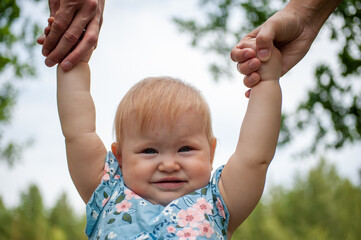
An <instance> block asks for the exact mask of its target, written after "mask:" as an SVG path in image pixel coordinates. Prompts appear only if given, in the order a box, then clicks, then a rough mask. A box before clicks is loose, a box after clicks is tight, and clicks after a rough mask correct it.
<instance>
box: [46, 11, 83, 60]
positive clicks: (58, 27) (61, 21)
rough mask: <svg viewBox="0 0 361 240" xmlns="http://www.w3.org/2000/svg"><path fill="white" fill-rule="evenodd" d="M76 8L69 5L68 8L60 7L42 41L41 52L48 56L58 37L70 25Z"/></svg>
mask: <svg viewBox="0 0 361 240" xmlns="http://www.w3.org/2000/svg"><path fill="white" fill-rule="evenodd" d="M76 10H77V9H75V8H71V7H69V9H62V8H60V9H59V11H58V12H57V13H56V15H55V21H54V22H53V24H52V27H51V29H50V32H49V34H48V36H47V38H46V40H45V42H44V45H43V50H42V53H43V55H44V56H48V55H49V53H50V52H52V51H53V50H54V49H55V47H56V46H57V44H58V42H59V40H60V38H61V37H62V35H63V34H64V32H65V31H66V29H67V28H68V26H69V25H70V23H71V21H72V19H73V17H74V13H75V11H76Z"/></svg>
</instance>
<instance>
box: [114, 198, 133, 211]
mask: <svg viewBox="0 0 361 240" xmlns="http://www.w3.org/2000/svg"><path fill="white" fill-rule="evenodd" d="M131 206H132V203H131V202H128V201H127V200H124V201H122V202H120V203H118V204H117V205H116V206H115V207H116V208H117V212H118V213H119V212H128V211H129V208H130V207H131Z"/></svg>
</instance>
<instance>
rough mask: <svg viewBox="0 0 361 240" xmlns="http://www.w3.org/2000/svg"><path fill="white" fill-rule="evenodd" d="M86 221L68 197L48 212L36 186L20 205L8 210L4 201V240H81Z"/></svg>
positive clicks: (0, 209)
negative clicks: (76, 211) (77, 214)
mask: <svg viewBox="0 0 361 240" xmlns="http://www.w3.org/2000/svg"><path fill="white" fill-rule="evenodd" d="M85 224H86V219H85V217H79V216H76V214H75V213H74V210H73V209H72V207H71V205H70V203H69V201H68V199H67V196H66V194H62V195H61V196H60V198H59V199H58V200H57V202H56V203H55V206H54V207H52V208H51V209H46V208H45V207H44V204H43V200H42V196H41V193H40V191H39V189H38V188H37V187H36V186H35V185H31V186H30V187H29V189H28V191H27V192H25V193H22V194H21V200H20V204H19V206H17V207H14V208H10V209H8V208H6V207H5V206H4V204H3V202H2V200H1V198H0V240H5V239H6V240H32V239H34V240H42V239H44V240H49V239H50V240H81V239H87V238H86V236H85V233H84V229H85Z"/></svg>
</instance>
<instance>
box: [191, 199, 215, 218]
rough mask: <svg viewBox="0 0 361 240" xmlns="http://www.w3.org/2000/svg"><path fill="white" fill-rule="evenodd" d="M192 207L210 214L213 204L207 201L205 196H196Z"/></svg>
mask: <svg viewBox="0 0 361 240" xmlns="http://www.w3.org/2000/svg"><path fill="white" fill-rule="evenodd" d="M193 207H194V208H196V209H197V210H199V211H202V212H203V214H204V213H207V214H212V209H213V206H212V205H211V204H210V203H209V202H207V201H206V199H205V198H198V200H197V203H196V204H194V206H193Z"/></svg>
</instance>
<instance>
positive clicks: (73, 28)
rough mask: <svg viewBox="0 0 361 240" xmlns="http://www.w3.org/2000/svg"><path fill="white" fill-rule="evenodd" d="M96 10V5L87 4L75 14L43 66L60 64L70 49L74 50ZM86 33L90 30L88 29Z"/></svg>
mask: <svg viewBox="0 0 361 240" xmlns="http://www.w3.org/2000/svg"><path fill="white" fill-rule="evenodd" d="M95 3H96V2H95ZM96 8H97V5H96V4H95V5H92V4H87V5H86V6H83V7H82V9H81V10H80V11H79V12H77V13H76V15H75V17H74V20H73V21H72V23H71V24H70V26H69V27H68V29H67V30H66V32H65V33H64V34H63V36H62V37H61V38H60V41H59V42H58V43H57V45H56V47H55V49H54V50H53V51H52V52H51V53H50V54H49V55H48V57H47V59H46V60H45V64H46V65H47V66H49V67H51V66H53V65H55V64H56V63H60V62H61V61H62V60H63V59H64V57H66V55H68V53H69V52H70V51H71V49H72V48H74V47H75V46H76V44H78V41H79V39H80V37H81V36H82V34H83V33H84V29H85V27H86V26H87V24H88V23H89V21H91V19H93V18H94V15H95V13H96ZM89 13H92V14H89ZM54 24H55V22H54V23H53V25H54ZM89 25H90V24H89ZM98 28H99V24H98ZM87 31H92V30H91V29H89V27H88V29H87ZM97 32H98V31H97Z"/></svg>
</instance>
